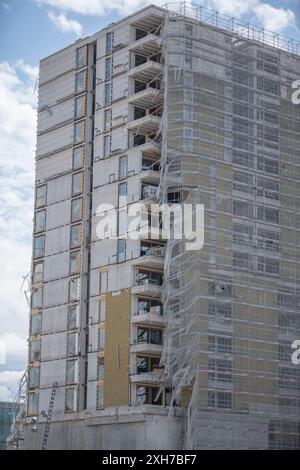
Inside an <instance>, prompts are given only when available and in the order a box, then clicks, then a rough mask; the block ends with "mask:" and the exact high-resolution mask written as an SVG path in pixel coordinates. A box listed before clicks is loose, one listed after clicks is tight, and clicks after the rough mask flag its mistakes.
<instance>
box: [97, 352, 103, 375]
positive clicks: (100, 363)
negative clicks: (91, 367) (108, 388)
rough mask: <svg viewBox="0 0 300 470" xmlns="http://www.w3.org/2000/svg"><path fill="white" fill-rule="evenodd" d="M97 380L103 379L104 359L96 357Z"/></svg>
mask: <svg viewBox="0 0 300 470" xmlns="http://www.w3.org/2000/svg"><path fill="white" fill-rule="evenodd" d="M97 366H98V367H97V380H102V379H104V358H103V357H98V364H97Z"/></svg>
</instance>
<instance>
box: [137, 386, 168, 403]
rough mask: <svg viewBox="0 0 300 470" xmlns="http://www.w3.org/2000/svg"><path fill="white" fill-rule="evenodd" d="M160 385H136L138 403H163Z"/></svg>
mask: <svg viewBox="0 0 300 470" xmlns="http://www.w3.org/2000/svg"><path fill="white" fill-rule="evenodd" d="M159 392H160V389H159V387H145V386H143V385H138V386H137V387H136V404H137V405H162V393H159Z"/></svg>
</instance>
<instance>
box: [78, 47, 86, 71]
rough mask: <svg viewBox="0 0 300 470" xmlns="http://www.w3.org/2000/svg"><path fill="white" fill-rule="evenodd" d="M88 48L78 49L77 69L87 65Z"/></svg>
mask: <svg viewBox="0 0 300 470" xmlns="http://www.w3.org/2000/svg"><path fill="white" fill-rule="evenodd" d="M86 58H87V57H86V47H85V46H83V47H79V48H78V49H76V68H77V69H79V68H80V67H83V66H84V65H86Z"/></svg>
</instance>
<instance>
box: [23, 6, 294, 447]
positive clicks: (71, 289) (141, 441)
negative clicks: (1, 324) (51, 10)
mask: <svg viewBox="0 0 300 470" xmlns="http://www.w3.org/2000/svg"><path fill="white" fill-rule="evenodd" d="M299 77H300V45H299V44H297V43H296V42H294V41H292V40H288V39H286V38H284V37H282V36H279V35H278V34H275V33H270V32H268V31H265V30H263V29H261V28H257V27H255V26H251V25H249V24H246V23H243V22H242V21H240V20H238V21H237V20H235V19H233V18H229V17H224V16H221V15H218V14H217V13H216V12H212V11H209V10H207V9H205V8H202V7H195V6H193V7H191V6H190V5H188V4H184V3H181V4H179V3H178V4H177V6H175V5H172V9H169V8H168V7H165V8H159V7H155V6H149V7H146V8H144V9H143V10H140V11H138V12H137V13H135V14H133V15H131V16H128V17H127V18H125V19H123V20H121V21H119V22H117V23H111V24H109V25H108V26H107V27H106V28H104V29H103V30H101V31H100V32H98V33H96V34H95V35H93V36H90V37H87V38H85V39H82V40H78V41H76V42H75V43H74V44H72V45H71V46H69V47H67V48H65V49H63V50H61V51H58V52H57V53H55V54H53V55H51V56H49V57H47V58H46V59H44V60H42V61H41V63H40V75H39V103H38V135H37V151H36V197H35V216H34V234H33V262H32V299H31V312H30V339H29V374H28V392H27V418H26V422H27V424H26V426H25V429H26V431H25V442H26V446H27V448H42V446H44V447H47V448H51V449H55V448H64V449H71V448H73V449H83V448H88V449H92V448H94V449H97V448H98V449H106V448H107V449H108V448H109V449H113V448H116V449H130V448H131V449H140V448H144V449H145V448H151V449H155V448H165V449H178V448H187V449H193V448H194V449H202V448H204V449H214V448H217V449H248V448H249V449H296V448H300V366H299V365H298V366H297V365H295V364H293V363H292V360H291V356H292V352H293V350H292V343H293V341H294V340H296V339H300V313H299V307H300V292H299V287H298V283H299V278H300V259H299V253H298V249H299V245H300V185H299V178H300V154H299V147H300V104H297V100H293V93H294V92H295V88H293V86H294V85H293V84H294V82H295V81H296V80H297V79H299ZM140 201H141V202H143V204H144V205H145V206H146V207H150V206H151V204H154V203H155V202H163V203H167V204H177V205H179V206H181V207H182V206H183V205H184V204H192V205H193V207H196V206H195V205H196V204H204V209H205V213H204V246H203V248H202V249H201V250H187V249H186V245H185V242H184V240H179V239H176V238H175V237H174V236H171V238H170V239H168V240H166V239H165V238H164V237H161V236H160V231H158V234H157V238H156V239H153V237H152V238H151V237H150V236H149V237H147V234H144V236H143V237H140V238H138V239H133V238H132V237H130V236H127V237H125V236H124V233H125V232H126V231H127V230H128V228H127V227H126V223H125V221H126V211H127V209H128V208H129V207H130V205H133V204H136V203H137V202H140ZM103 204H107V205H108V204H110V205H112V206H113V207H114V208H115V209H116V211H117V214H118V217H117V219H118V220H117V235H118V236H117V237H116V238H115V239H111V238H105V239H101V238H99V236H98V231H97V224H98V222H99V206H100V207H103V206H101V205H103ZM33 423H34V425H33ZM33 427H34V431H37V432H33V429H32V428H33Z"/></svg>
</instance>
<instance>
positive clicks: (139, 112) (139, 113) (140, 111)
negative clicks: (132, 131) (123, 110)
mask: <svg viewBox="0 0 300 470" xmlns="http://www.w3.org/2000/svg"><path fill="white" fill-rule="evenodd" d="M145 116H146V110H145V109H144V108H138V107H137V106H135V107H134V109H133V119H134V121H135V120H136V119H141V118H143V117H145Z"/></svg>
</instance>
